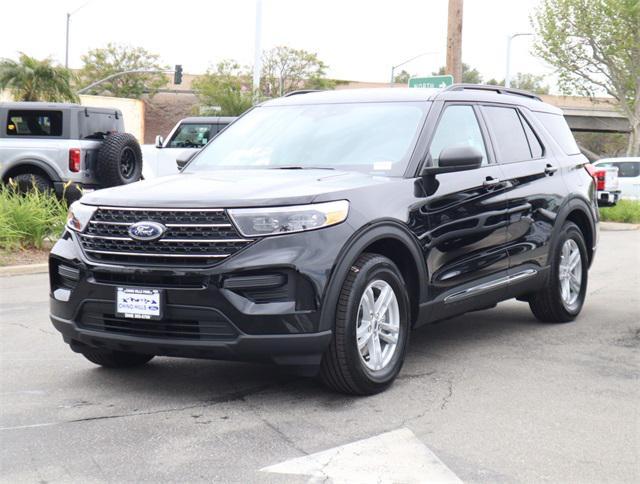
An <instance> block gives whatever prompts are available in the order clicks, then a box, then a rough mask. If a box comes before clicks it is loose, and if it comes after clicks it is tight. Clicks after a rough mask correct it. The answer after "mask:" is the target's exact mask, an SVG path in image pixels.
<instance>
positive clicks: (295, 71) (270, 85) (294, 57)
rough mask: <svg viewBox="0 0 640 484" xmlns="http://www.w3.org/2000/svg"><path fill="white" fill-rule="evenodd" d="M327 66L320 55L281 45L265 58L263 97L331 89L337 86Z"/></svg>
mask: <svg viewBox="0 0 640 484" xmlns="http://www.w3.org/2000/svg"><path fill="white" fill-rule="evenodd" d="M326 70H327V65H326V64H325V63H324V62H322V61H321V60H320V59H319V58H318V56H317V54H314V53H312V52H307V51H306V50H302V49H292V48H291V47H286V46H278V47H274V48H273V49H270V50H268V51H266V52H265V53H264V55H263V58H262V80H261V82H260V91H261V94H262V95H263V96H265V97H277V96H282V95H284V94H286V93H287V92H290V91H295V90H297V89H331V88H333V87H334V85H335V83H334V82H333V81H331V80H329V79H327V78H326Z"/></svg>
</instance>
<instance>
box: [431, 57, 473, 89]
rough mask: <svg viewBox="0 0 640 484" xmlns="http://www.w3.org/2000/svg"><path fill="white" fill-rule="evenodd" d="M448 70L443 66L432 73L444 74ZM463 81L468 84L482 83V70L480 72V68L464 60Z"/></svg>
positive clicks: (436, 74) (435, 74)
mask: <svg viewBox="0 0 640 484" xmlns="http://www.w3.org/2000/svg"><path fill="white" fill-rule="evenodd" d="M446 70H447V69H446V67H444V66H443V67H441V68H440V69H438V70H437V71H436V72H433V73H432V74H433V75H434V76H444V75H445V74H446V73H447V72H446ZM462 82H464V83H466V84H482V76H481V75H480V72H478V69H476V68H471V66H470V65H469V64H465V63H464V62H463V63H462Z"/></svg>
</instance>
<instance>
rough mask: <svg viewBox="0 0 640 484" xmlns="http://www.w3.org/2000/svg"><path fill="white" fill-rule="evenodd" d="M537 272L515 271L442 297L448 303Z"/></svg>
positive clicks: (526, 277) (530, 270)
mask: <svg viewBox="0 0 640 484" xmlns="http://www.w3.org/2000/svg"><path fill="white" fill-rule="evenodd" d="M537 273H538V271H537V270H535V269H526V270H524V271H521V272H517V273H515V274H512V275H510V276H505V277H500V278H498V279H495V280H493V281H490V282H485V283H483V284H478V285H477V286H473V287H470V288H468V289H465V290H463V291H458V292H454V293H453V294H450V295H449V296H447V297H445V298H444V302H445V304H449V303H452V302H455V301H460V300H461V299H466V298H468V297H472V296H476V295H478V294H482V293H484V292H487V291H491V290H493V289H497V288H498V287H501V286H506V285H507V284H510V283H512V282H515V281H520V280H522V279H528V278H529V277H532V276H535V275H536V274H537Z"/></svg>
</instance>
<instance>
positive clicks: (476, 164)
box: [420, 145, 482, 176]
mask: <svg viewBox="0 0 640 484" xmlns="http://www.w3.org/2000/svg"><path fill="white" fill-rule="evenodd" d="M481 165H482V153H481V152H480V150H478V149H477V148H474V147H473V146H469V145H456V146H448V147H447V148H444V149H443V150H442V151H441V152H440V157H439V158H438V166H425V167H424V168H423V169H422V173H421V174H420V176H429V175H437V174H438V173H453V172H455V171H466V170H475V169H476V168H480V166H481Z"/></svg>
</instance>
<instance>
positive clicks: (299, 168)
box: [269, 165, 335, 170]
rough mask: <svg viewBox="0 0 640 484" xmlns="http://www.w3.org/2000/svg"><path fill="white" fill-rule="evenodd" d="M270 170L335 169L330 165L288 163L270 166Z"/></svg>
mask: <svg viewBox="0 0 640 484" xmlns="http://www.w3.org/2000/svg"><path fill="white" fill-rule="evenodd" d="M269 169H270V170H335V168H332V167H330V166H296V165H286V166H272V167H270V168H269Z"/></svg>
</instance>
